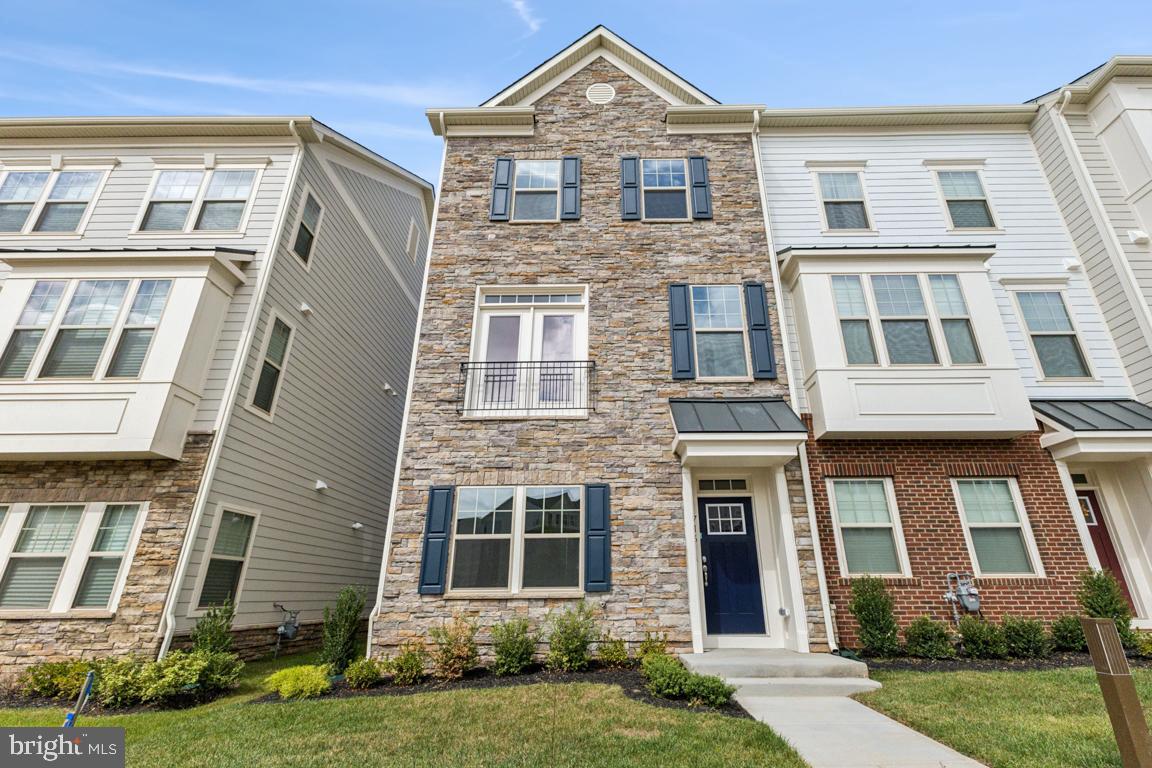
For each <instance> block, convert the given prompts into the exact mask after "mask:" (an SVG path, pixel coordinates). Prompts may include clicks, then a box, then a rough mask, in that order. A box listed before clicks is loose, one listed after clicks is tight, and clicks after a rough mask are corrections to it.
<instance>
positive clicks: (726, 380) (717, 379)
mask: <svg viewBox="0 0 1152 768" xmlns="http://www.w3.org/2000/svg"><path fill="white" fill-rule="evenodd" d="M694 381H697V382H699V383H701V384H751V383H752V382H754V381H756V379H754V378H752V377H751V376H697V377H696V378H695V379H694Z"/></svg>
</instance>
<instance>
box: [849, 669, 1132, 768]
mask: <svg viewBox="0 0 1152 768" xmlns="http://www.w3.org/2000/svg"><path fill="white" fill-rule="evenodd" d="M872 677H873V678H875V679H876V680H879V681H880V682H881V683H883V684H884V687H883V688H881V689H880V690H878V691H873V692H871V693H867V694H863V695H861V696H859V697H857V698H859V700H860V701H862V702H863V703H865V704H867V705H868V706H870V707H872V708H874V709H877V710H879V711H880V712H883V713H884V714H886V715H889V716H890V717H893V718H895V719H897V720H899V721H901V722H902V723H905V724H907V725H910V726H911V727H913V728H915V729H916V730H918V731H920V732H921V733H925V734H927V735H929V736H931V737H932V738H934V739H936V740H938V741H941V742H943V743H945V744H947V745H949V746H951V747H953V748H954V749H956V750H959V751H960V752H963V753H964V754H966V755H969V756H970V757H974V758H975V759H977V760H979V761H981V762H983V763H985V764H986V765H989V766H992V768H1120V753H1119V751H1118V750H1117V747H1116V742H1115V740H1114V738H1113V736H1112V726H1111V725H1110V723H1109V721H1108V715H1107V713H1106V712H1105V710H1104V700H1103V698H1102V697H1101V695H1100V686H1099V685H1097V683H1096V675H1095V673H1094V672H1093V671H1092V670H1091V669H1088V668H1075V669H1059V670H1048V671H1043V672H894V671H883V670H876V671H874V672H873V673H872ZM1135 678H1136V686H1137V691H1138V692H1139V694H1140V698H1141V700H1142V701H1143V703H1144V708H1145V713H1146V714H1152V670H1148V669H1138V670H1135Z"/></svg>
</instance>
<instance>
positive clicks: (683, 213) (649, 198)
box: [641, 159, 688, 221]
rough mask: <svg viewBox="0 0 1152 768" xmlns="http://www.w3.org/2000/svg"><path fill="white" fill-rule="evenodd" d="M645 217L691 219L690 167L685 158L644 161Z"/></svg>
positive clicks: (674, 219)
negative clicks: (689, 212) (689, 202)
mask: <svg viewBox="0 0 1152 768" xmlns="http://www.w3.org/2000/svg"><path fill="white" fill-rule="evenodd" d="M641 171H642V173H641V182H642V191H643V195H642V199H643V201H644V214H643V215H644V218H645V219H646V220H648V221H682V220H683V221H686V220H687V219H688V168H687V162H686V161H685V160H682V159H673V160H642V161H641Z"/></svg>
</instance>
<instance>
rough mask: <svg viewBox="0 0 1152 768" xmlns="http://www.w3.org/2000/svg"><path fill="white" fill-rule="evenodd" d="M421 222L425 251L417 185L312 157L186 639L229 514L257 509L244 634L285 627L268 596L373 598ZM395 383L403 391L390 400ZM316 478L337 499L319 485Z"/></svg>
mask: <svg viewBox="0 0 1152 768" xmlns="http://www.w3.org/2000/svg"><path fill="white" fill-rule="evenodd" d="M305 187H307V188H308V189H309V190H310V191H311V193H312V194H313V195H314V196H315V197H316V198H317V200H318V201H319V202H320V203H321V205H322V206H323V218H322V220H321V224H320V228H319V231H318V234H317V238H316V242H315V247H314V249H313V252H312V257H311V260H310V262H309V266H308V267H307V268H306V267H305V266H304V265H303V263H302V262H301V261H300V260H299V259H298V258H296V257H295V256H293V255H292V253H291V252H290V248H291V245H292V243H293V241H294V238H295V224H296V219H297V216H298V213H299V210H300V208H301V206H302V205H303V190H304V188H305ZM344 189H346V190H347V191H348V193H349V194H350V195H351V197H352V199H346V198H345V194H344V191H343V190H344ZM412 218H415V219H416V222H417V224H418V226H419V228H420V232H421V238H422V242H426V240H425V238H426V237H427V212H426V210H425V207H424V203H423V200H422V198H421V195H420V188H419V187H417V186H415V185H413V184H411V183H410V182H407V181H404V180H401V179H398V178H396V177H394V176H392V175H390V174H386V173H385V172H383V171H381V170H379V169H375V168H373V167H371V166H368V165H367V164H365V163H362V162H360V161H358V160H356V159H354V158H352V157H351V156H348V155H346V154H344V153H343V152H341V151H340V150H337V149H332V148H330V147H315V146H313V145H310V146H309V147H308V148H307V149H306V150H305V154H304V156H303V158H302V165H301V169H300V177H299V179H298V182H297V184H296V187H295V189H294V190H293V194H292V199H291V203H290V207H289V210H288V215H287V217H286V219H285V228H284V231H283V232H282V233H281V236H280V243H279V250H278V252H277V257H276V261H275V265H274V267H273V271H272V274H271V276H270V282H269V285H268V292H267V295H266V297H265V301H264V305H263V306H262V307H261V309H260V317H259V325H258V328H257V332H256V335H255V338H254V340H253V345H252V347H251V348H250V349H249V351H248V355H247V358H246V361H245V366H244V372H243V376H242V379H241V383H240V387H239V391H238V395H237V403H236V404H235V405H234V406H233V407H234V409H235V410H234V413H233V416H232V420H231V423H230V424H229V427H228V430H227V432H226V434H225V435H224V436H223V438H222V440H223V444H222V446H221V454H220V462H219V465H218V468H217V471H216V474H215V478H214V480H213V483H212V486H211V488H210V489H209V491H208V497H207V507H206V510H205V515H204V518H203V520H202V523H201V525H200V527H199V530H198V531H197V532H196V543H195V546H194V550H193V553H192V557H191V560H190V567H189V569H188V573H187V576H186V579H185V583H184V584H183V585H182V587H181V596H180V600H179V604H178V607H177V617H178V626H177V629H178V631H186V630H187V629H188V628H189V627H190V625H191V620H189V619H188V618H187V616H188V612H189V610H190V607H191V601H192V599H193V597H194V589H195V587H196V585H197V584H198V582H199V577H200V574H201V570H202V567H203V563H204V553H205V552H206V551H207V549H208V547H209V541H208V537H209V536H210V533H211V530H212V525H213V522H214V520H215V517H216V515H217V514H218V511H219V509H220V508H221V506H223V507H225V508H226V507H228V506H233V507H235V508H237V509H239V510H241V511H243V510H245V509H248V510H255V511H258V512H259V513H260V521H259V524H258V527H257V530H256V534H255V539H254V542H253V546H252V553H251V556H250V558H249V563H248V568H247V571H246V574H245V577H244V581H243V584H242V586H241V593H240V603H239V605H238V612H237V621H236V625H237V626H261V625H267V624H274V623H277V622H279V621H280V619H281V615H280V612H279V611H276V610H274V609H273V608H272V603H274V602H281V603H283V604H285V605H287V606H288V607H290V608H293V609H301V610H302V611H303V613H301V615H300V617H301V620H303V621H314V620H318V619H320V618H321V616H322V611H323V607H324V606H325V605H327V604H330V603H332V601H333V600H334V599H335V597H336V594H337V592H338V591H339V590H340V589H341V588H342V587H344V586H347V585H350V584H351V585H358V586H360V587H362V588H364V589H365V591H366V592H367V593H368V594H371V593H372V591H373V590H374V588H375V584H376V580H377V577H378V575H379V566H380V558H381V556H382V553H383V549H384V534H385V528H386V525H387V519H388V509H387V507H388V501H389V498H390V494H391V487H392V473H393V464H394V461H395V456H396V448H397V445H398V442H399V438H400V422H401V417H402V414H403V407H404V399H403V393H404V392H405V390H406V387H407V377H408V370H409V361H410V354H411V349H412V339H413V336H414V334H415V328H416V317H417V307H416V301H415V299H414V298H413V297H417V296H419V291H420V283H421V281H422V279H423V250H421V262H420V264H419V265H418V266H415V267H411V268H410V267H409V266H408V265H409V264H410V261H411V260H410V259H409V257H408V255H407V254H406V253H405V251H404V244H405V243H406V241H407V236H408V228H409V222H410V221H411V219H412ZM362 222H363V224H362ZM369 230H370V231H371V234H369ZM378 243H379V244H383V246H384V248H385V250H386V251H387V252H382V251H381V248H380V247H378ZM397 244H398V247H397V248H396V249H395V251H394V252H392V247H393V246H394V245H397ZM398 275H399V277H398ZM302 302H307V303H308V304H309V305H310V306H311V307H312V309H313V314H312V315H311V316H310V317H305V316H304V315H302V314H301V312H300V311H299V307H300V305H301V303H302ZM273 312H275V314H276V316H278V317H280V318H282V319H284V320H285V321H286V322H288V323H289V324H290V325H292V327H293V337H292V346H291V352H290V354H289V357H288V362H287V365H286V367H285V370H284V373H283V376H282V379H281V385H280V390H279V393H278V395H277V401H276V406H275V411H274V414H275V415H274V418H273V419H272V420H271V421H269V420H268V419H267V418H265V417H264V416H263V415H260V414H258V413H255V412H253V411H252V410H251V409H250V408H248V407H246V404H247V403H248V402H249V398H250V393H251V389H252V387H253V386H254V384H255V379H256V376H257V375H258V371H259V366H260V363H261V360H262V357H263V350H264V340H265V339H266V334H267V331H268V324H269V323H270V322H271V317H272V313H273ZM386 382H387V383H388V384H390V385H391V386H392V387H393V388H394V389H395V391H396V392H397V396H392V395H389V394H386V393H385V391H384V384H385V383H386ZM449 407H450V406H449ZM317 480H323V481H324V482H325V483H327V484H328V486H329V487H328V489H327V490H323V491H317V490H315V483H316V481H317ZM357 522H358V523H361V524H362V525H363V528H362V529H360V530H358V531H357V530H354V529H353V528H352V525H353V523H357Z"/></svg>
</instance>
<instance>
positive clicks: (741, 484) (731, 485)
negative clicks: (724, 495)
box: [700, 478, 748, 491]
mask: <svg viewBox="0 0 1152 768" xmlns="http://www.w3.org/2000/svg"><path fill="white" fill-rule="evenodd" d="M700 490H702V491H746V490H748V481H747V480H741V479H739V478H737V479H732V480H701V481H700Z"/></svg>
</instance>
